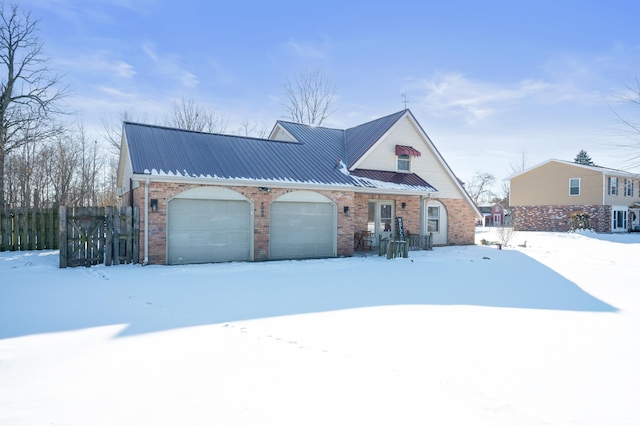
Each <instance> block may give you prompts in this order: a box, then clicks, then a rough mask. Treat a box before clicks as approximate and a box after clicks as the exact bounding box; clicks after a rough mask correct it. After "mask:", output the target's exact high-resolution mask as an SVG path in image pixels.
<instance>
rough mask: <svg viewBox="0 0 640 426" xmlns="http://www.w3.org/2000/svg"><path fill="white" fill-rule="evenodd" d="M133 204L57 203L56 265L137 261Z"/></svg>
mask: <svg viewBox="0 0 640 426" xmlns="http://www.w3.org/2000/svg"><path fill="white" fill-rule="evenodd" d="M139 222H140V213H139V209H138V208H137V207H135V208H133V209H132V208H131V207H60V229H59V231H60V232H59V234H60V267H61V268H66V267H67V266H70V267H73V266H91V265H97V264H101V263H104V264H105V265H107V266H111V265H119V264H123V263H137V261H138V252H139V248H138V236H139V234H140V226H139Z"/></svg>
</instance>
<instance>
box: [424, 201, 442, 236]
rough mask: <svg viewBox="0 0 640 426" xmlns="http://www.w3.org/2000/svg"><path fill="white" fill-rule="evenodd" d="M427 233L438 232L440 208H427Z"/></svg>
mask: <svg viewBox="0 0 640 426" xmlns="http://www.w3.org/2000/svg"><path fill="white" fill-rule="evenodd" d="M427 232H440V207H437V206H436V207H431V206H429V207H427Z"/></svg>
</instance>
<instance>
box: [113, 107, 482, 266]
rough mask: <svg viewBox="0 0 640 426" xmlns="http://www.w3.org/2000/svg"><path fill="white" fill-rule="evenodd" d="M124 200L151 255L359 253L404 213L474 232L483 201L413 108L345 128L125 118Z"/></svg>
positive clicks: (435, 225)
mask: <svg viewBox="0 0 640 426" xmlns="http://www.w3.org/2000/svg"><path fill="white" fill-rule="evenodd" d="M118 188H119V191H120V195H121V196H122V203H123V204H124V205H136V206H139V207H140V216H141V227H140V229H141V231H140V234H141V241H140V253H141V257H142V256H144V259H141V261H142V262H146V263H156V264H183V263H208V262H225V261H253V260H256V261H258V260H275V259H303V258H322V257H337V256H351V255H353V253H354V234H356V233H357V232H358V231H364V230H368V231H371V232H372V234H373V238H372V241H373V244H374V246H375V244H377V242H378V241H380V239H381V238H387V237H390V236H391V237H393V236H394V235H395V232H396V226H397V225H396V224H397V223H398V221H397V218H398V217H402V219H403V224H404V228H405V230H406V231H408V232H410V233H412V234H420V235H425V234H427V233H433V236H434V240H433V241H434V244H436V245H438V244H440V245H444V244H474V224H475V221H476V220H477V219H478V218H480V217H481V215H480V212H479V211H478V209H477V207H476V206H475V204H474V203H473V202H472V200H471V199H470V197H469V195H468V194H467V192H466V191H465V190H464V188H463V187H462V186H461V184H460V183H459V181H458V179H456V177H455V176H454V174H453V172H452V171H451V169H450V168H449V166H448V165H447V163H446V162H445V161H444V159H443V158H442V156H441V155H440V153H439V152H438V150H437V149H436V148H435V146H434V145H433V143H432V142H431V140H430V139H429V138H428V137H427V135H426V133H425V132H424V131H423V130H422V128H421V127H420V125H419V124H418V122H417V121H416V119H415V117H414V116H413V114H412V113H411V112H410V111H409V110H404V111H400V112H397V113H395V114H392V115H389V116H387V117H383V118H380V119H377V120H374V121H371V122H368V123H365V124H362V125H360V126H357V127H354V128H350V129H346V130H342V129H330V128H324V127H315V126H308V125H303V124H296V123H290V122H285V121H278V122H277V123H276V125H275V127H274V129H273V130H272V132H271V134H270V136H269V138H268V139H257V138H249V137H240V136H233V135H221V134H211V133H200V132H192V131H185V130H179V129H172V128H167V127H160V126H153V125H146V124H136V123H129V122H125V123H124V127H123V138H122V144H121V152H120V165H119V170H118Z"/></svg>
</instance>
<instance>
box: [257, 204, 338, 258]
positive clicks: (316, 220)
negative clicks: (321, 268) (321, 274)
mask: <svg viewBox="0 0 640 426" xmlns="http://www.w3.org/2000/svg"><path fill="white" fill-rule="evenodd" d="M294 194H295V193H294ZM287 195H289V194H287ZM317 195H318V196H319V197H322V198H323V199H324V198H325V197H324V196H321V195H319V194H317ZM295 198H296V197H295V195H293V194H291V196H289V197H283V199H282V200H278V201H275V202H273V203H272V204H271V213H270V215H271V220H270V227H269V234H270V238H269V240H270V256H269V257H270V258H271V259H272V260H277V259H310V258H323V257H335V256H336V234H337V232H336V229H337V227H336V220H337V215H336V207H335V204H333V203H332V202H331V201H330V200H329V199H328V198H327V199H326V201H325V200H322V201H320V202H318V201H317V199H318V197H313V196H312V197H308V196H307V197H304V196H303V197H301V198H311V199H314V198H315V199H316V201H290V200H291V199H295Z"/></svg>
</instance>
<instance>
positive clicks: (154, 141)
mask: <svg viewBox="0 0 640 426" xmlns="http://www.w3.org/2000/svg"><path fill="white" fill-rule="evenodd" d="M394 115H395V114H394ZM390 117H391V116H390ZM376 121H378V120H376ZM279 123H280V124H281V125H282V126H283V127H284V128H285V129H286V130H287V131H288V132H290V133H291V134H292V135H293V136H294V137H295V138H296V139H297V140H298V142H284V141H274V140H269V139H257V138H249V137H241V136H233V135H222V134H214V133H201V132H193V131H187V130H180V129H173V128H168V127H162V126H154V125H147V124H138V123H130V122H125V123H124V132H125V136H126V141H127V146H128V148H129V155H130V159H131V166H132V169H133V173H134V174H147V175H165V176H166V175H169V176H170V175H175V176H183V177H191V178H218V179H238V180H255V181H260V182H296V183H308V184H321V185H322V184H324V185H344V186H354V187H363V188H395V189H405V190H416V191H426V192H432V191H434V190H435V189H434V188H433V187H432V186H431V185H429V184H428V183H427V182H424V181H423V180H422V179H420V178H418V179H406V180H404V181H402V180H401V179H400V180H399V179H398V178H397V177H393V176H391V175H388V174H378V175H376V177H374V176H364V175H362V176H360V175H356V174H352V173H349V172H348V171H347V169H346V167H345V166H344V162H343V161H344V159H345V137H344V135H345V131H344V130H339V129H329V128H324V127H313V126H307V125H303V124H296V123H288V122H279ZM372 123H373V122H372ZM358 127H362V126H358ZM376 127H378V126H376ZM380 127H381V126H380ZM383 133H384V132H383ZM370 134H371V135H375V134H376V132H371V133H370ZM380 135H381V134H380ZM378 137H379V136H378ZM374 142H375V141H373V142H370V146H371V145H372V144H373V143H374ZM392 174H397V173H392ZM406 176H409V175H406ZM416 177H417V176H416Z"/></svg>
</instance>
